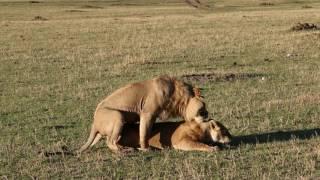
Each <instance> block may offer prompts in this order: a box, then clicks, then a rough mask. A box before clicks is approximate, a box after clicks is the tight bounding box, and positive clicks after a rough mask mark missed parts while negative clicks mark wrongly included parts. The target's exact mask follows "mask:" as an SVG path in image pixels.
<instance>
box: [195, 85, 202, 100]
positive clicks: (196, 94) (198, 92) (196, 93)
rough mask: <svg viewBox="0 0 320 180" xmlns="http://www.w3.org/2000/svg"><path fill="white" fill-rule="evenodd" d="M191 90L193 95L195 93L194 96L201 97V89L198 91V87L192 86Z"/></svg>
mask: <svg viewBox="0 0 320 180" xmlns="http://www.w3.org/2000/svg"><path fill="white" fill-rule="evenodd" d="M193 92H194V95H195V96H196V97H200V98H203V96H201V91H200V89H199V88H197V87H194V88H193Z"/></svg>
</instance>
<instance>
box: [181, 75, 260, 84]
mask: <svg viewBox="0 0 320 180" xmlns="http://www.w3.org/2000/svg"><path fill="white" fill-rule="evenodd" d="M260 77H265V74H259V73H224V74H223V73H201V74H187V75H182V76H181V79H183V80H185V81H191V82H200V83H205V82H209V81H214V82H221V81H235V80H245V79H253V78H260Z"/></svg>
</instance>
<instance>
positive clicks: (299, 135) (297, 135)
mask: <svg viewBox="0 0 320 180" xmlns="http://www.w3.org/2000/svg"><path fill="white" fill-rule="evenodd" d="M319 135H320V129H319V128H314V129H304V130H294V131H278V132H269V133H262V134H250V135H244V136H236V137H234V138H233V140H232V142H231V144H230V145H231V146H233V147H237V146H240V145H241V144H263V143H271V142H281V141H289V140H292V139H300V140H306V139H311V138H312V137H315V136H319Z"/></svg>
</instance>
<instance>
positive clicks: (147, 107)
mask: <svg viewBox="0 0 320 180" xmlns="http://www.w3.org/2000/svg"><path fill="white" fill-rule="evenodd" d="M207 115H208V112H207V110H206V108H205V104H204V102H203V101H202V99H201V98H200V97H198V96H196V93H195V92H194V90H193V89H192V86H191V85H188V84H186V83H184V82H182V81H178V80H176V79H175V78H171V77H168V76H161V77H158V78H154V79H150V80H146V81H142V82H137V83H132V84H129V85H127V86H125V87H123V88H120V89H118V90H116V91H115V92H113V93H112V94H111V95H109V96H108V97H107V98H105V99H104V100H103V101H102V102H100V103H99V104H98V106H97V108H96V111H95V114H94V121H93V124H92V128H91V132H90V136H89V139H88V141H87V143H86V144H85V145H84V146H82V147H81V149H80V152H82V151H84V150H85V149H87V148H88V147H89V146H90V145H93V144H94V143H95V142H96V140H95V138H97V140H98V139H99V137H96V136H97V134H100V135H103V136H107V137H108V140H107V145H108V147H109V148H111V149H112V150H118V148H119V146H118V140H119V138H120V133H121V132H122V129H123V126H124V124H125V123H132V122H136V121H140V126H139V139H140V140H139V143H140V147H141V149H146V148H148V137H149V134H150V131H151V127H152V124H153V123H154V121H155V120H156V118H157V117H160V118H161V119H167V118H169V117H175V116H180V117H183V118H184V119H185V120H186V121H189V120H191V119H195V120H197V121H198V122H201V121H202V120H203V119H205V118H206V117H207Z"/></svg>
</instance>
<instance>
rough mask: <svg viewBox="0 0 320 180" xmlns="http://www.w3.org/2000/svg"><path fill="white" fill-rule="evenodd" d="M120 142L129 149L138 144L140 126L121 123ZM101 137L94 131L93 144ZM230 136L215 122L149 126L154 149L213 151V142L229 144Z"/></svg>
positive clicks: (150, 143) (150, 142)
mask: <svg viewBox="0 0 320 180" xmlns="http://www.w3.org/2000/svg"><path fill="white" fill-rule="evenodd" d="M121 134H122V136H121V138H120V140H119V144H120V145H122V146H128V147H132V148H138V147H139V125H138V124H126V125H124V128H123V132H122V133H121ZM101 137H102V136H101V135H100V134H97V138H96V140H95V142H94V143H92V144H91V146H93V145H94V144H95V143H97V142H98V140H99V139H100V138H101ZM231 138H232V136H231V135H230V133H229V131H228V129H227V128H226V127H225V126H224V125H222V124H221V123H220V122H218V121H214V120H210V121H208V122H196V121H187V122H183V121H180V122H165V123H155V124H154V125H153V127H152V132H151V136H150V139H149V141H148V142H149V145H150V146H151V147H153V148H157V149H164V148H174V149H178V150H184V151H207V152H211V151H215V150H218V147H217V146H210V145H208V144H212V143H223V144H225V143H229V142H230V141H231Z"/></svg>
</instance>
